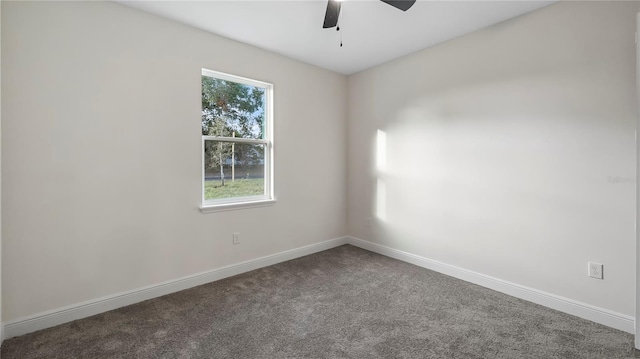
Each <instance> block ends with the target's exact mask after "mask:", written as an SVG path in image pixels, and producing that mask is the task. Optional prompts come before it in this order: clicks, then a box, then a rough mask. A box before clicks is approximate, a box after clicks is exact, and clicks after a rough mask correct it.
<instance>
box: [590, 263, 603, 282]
mask: <svg viewBox="0 0 640 359" xmlns="http://www.w3.org/2000/svg"><path fill="white" fill-rule="evenodd" d="M603 267H604V266H603V265H602V264H601V263H595V262H589V277H591V278H596V279H604V276H603V272H602V271H603Z"/></svg>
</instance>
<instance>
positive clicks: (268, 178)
mask: <svg viewBox="0 0 640 359" xmlns="http://www.w3.org/2000/svg"><path fill="white" fill-rule="evenodd" d="M202 76H209V77H214V78H217V79H220V80H225V81H231V82H237V83H241V84H244V85H249V86H254V87H259V88H262V89H264V90H265V91H264V92H265V102H264V106H265V109H264V116H265V118H264V138H263V139H252V138H240V137H222V136H201V137H202V146H201V148H200V157H201V160H202V161H201V164H200V168H201V170H202V173H201V176H200V177H201V183H202V186H201V189H200V191H201V195H202V198H201V206H200V211H201V212H202V213H210V212H218V211H226V210H234V209H241V208H252V207H263V206H269V205H273V204H275V202H276V198H275V195H274V185H273V177H274V170H273V167H274V166H273V84H270V83H268V82H262V81H256V80H252V79H248V78H245V77H240V76H235V75H230V74H227V73H224V72H219V71H214V70H208V69H204V68H203V69H202ZM207 140H214V141H221V142H230V143H241V144H254V145H264V151H265V154H264V194H263V195H259V196H244V197H230V198H219V199H213V200H206V199H205V156H204V149H205V141H207Z"/></svg>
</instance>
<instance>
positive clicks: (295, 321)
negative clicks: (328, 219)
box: [1, 246, 640, 359]
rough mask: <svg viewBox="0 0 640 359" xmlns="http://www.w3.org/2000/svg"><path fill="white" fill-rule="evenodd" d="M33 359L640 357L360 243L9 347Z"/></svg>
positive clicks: (605, 336)
mask: <svg viewBox="0 0 640 359" xmlns="http://www.w3.org/2000/svg"><path fill="white" fill-rule="evenodd" d="M1 353H2V359H31V358H49V359H51V358H92V359H97V358H154V359H157V358H238V359H248V358H479V359H480V358H545V359H551V358H580V359H585V358H606V359H613V358H640V354H638V353H636V351H635V350H634V349H633V336H632V335H630V334H627V333H624V332H621V331H618V330H614V329H611V328H608V327H605V326H602V325H599V324H595V323H592V322H589V321H586V320H582V319H579V318H576V317H573V316H570V315H567V314H563V313H560V312H557V311H554V310H550V309H547V308H544V307H542V306H539V305H536V304H532V303H529V302H525V301H523V300H519V299H516V298H512V297H509V296H507V295H504V294H501V293H498V292H494V291H492V290H489V289H485V288H482V287H479V286H476V285H473V284H469V283H467V282H463V281H461V280H458V279H454V278H451V277H447V276H445V275H442V274H439V273H435V272H431V271H428V270H425V269H423V268H419V267H416V266H413V265H410V264H406V263H404V262H400V261H397V260H394V259H390V258H387V257H383V256H380V255H377V254H374V253H371V252H368V251H365V250H362V249H359V248H355V247H352V246H342V247H338V248H334V249H331V250H328V251H324V252H321V253H316V254H314V255H311V256H307V257H303V258H299V259H296V260H292V261H289V262H285V263H281V264H277V265H274V266H271V267H267V268H263V269H259V270H255V271H253V272H249V273H245V274H242V275H239V276H236V277H232V278H227V279H224V280H220V281H218V282H214V283H209V284H206V285H203V286H199V287H196V288H192V289H189V290H185V291H182V292H179V293H175V294H171V295H167V296H164V297H160V298H156V299H152V300H148V301H145V302H142V303H139V304H135V305H132V306H129V307H125V308H121V309H118V310H114V311H111V312H107V313H103V314H100V315H96V316H93V317H90V318H86V319H82V320H77V321H75V322H72V323H68V324H64V325H60V326H58V327H55V328H50V329H46V330H42V331H39V332H36V333H32V334H28V335H24V336H22V337H18V338H13V339H9V340H6V341H5V342H4V345H3V346H2V351H1Z"/></svg>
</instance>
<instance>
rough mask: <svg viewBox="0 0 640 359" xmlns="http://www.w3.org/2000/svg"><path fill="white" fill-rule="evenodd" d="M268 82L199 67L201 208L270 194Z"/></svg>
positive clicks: (249, 202) (262, 201) (260, 201)
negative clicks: (200, 75)
mask: <svg viewBox="0 0 640 359" xmlns="http://www.w3.org/2000/svg"><path fill="white" fill-rule="evenodd" d="M272 97H273V85H271V84H268V83H264V82H259V81H254V80H250V79H245V78H242V77H237V76H232V75H228V74H223V73H220V72H216V71H211V70H206V69H202V206H201V207H200V208H201V210H202V212H209V211H217V210H224V209H235V208H243V207H252V206H261V205H268V204H272V203H274V202H275V199H274V197H273V141H272V138H273V111H272V110H273V109H272V102H273V101H272Z"/></svg>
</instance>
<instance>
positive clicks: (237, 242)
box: [233, 232, 240, 244]
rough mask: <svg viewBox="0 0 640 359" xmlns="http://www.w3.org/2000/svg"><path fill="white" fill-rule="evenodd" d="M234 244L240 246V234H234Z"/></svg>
mask: <svg viewBox="0 0 640 359" xmlns="http://www.w3.org/2000/svg"><path fill="white" fill-rule="evenodd" d="M233 244H240V232H235V233H233Z"/></svg>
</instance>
